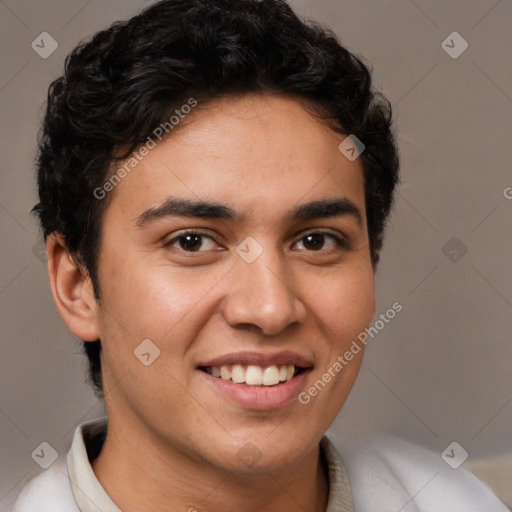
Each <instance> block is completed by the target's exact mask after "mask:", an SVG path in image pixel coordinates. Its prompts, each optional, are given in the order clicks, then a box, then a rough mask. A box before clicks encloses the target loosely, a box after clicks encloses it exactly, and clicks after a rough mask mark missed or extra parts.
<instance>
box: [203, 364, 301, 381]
mask: <svg viewBox="0 0 512 512" xmlns="http://www.w3.org/2000/svg"><path fill="white" fill-rule="evenodd" d="M198 369H199V370H201V371H203V372H205V373H207V374H208V375H211V376H212V377H215V378H217V379H222V380H225V381H231V382H234V383H235V384H245V385H246V386H266V387H270V386H277V385H279V384H280V383H282V382H288V381H290V380H292V379H293V378H294V377H296V376H297V375H300V374H301V373H302V372H304V371H306V370H307V368H305V367H302V366H298V365H294V364H281V365H276V364H272V365H270V366H260V365H255V364H249V365H245V364H241V363H237V364H232V365H222V366H199V367H198Z"/></svg>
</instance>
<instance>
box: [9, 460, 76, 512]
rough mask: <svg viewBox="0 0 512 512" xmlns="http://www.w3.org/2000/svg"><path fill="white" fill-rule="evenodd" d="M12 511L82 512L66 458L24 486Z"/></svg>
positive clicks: (56, 462)
mask: <svg viewBox="0 0 512 512" xmlns="http://www.w3.org/2000/svg"><path fill="white" fill-rule="evenodd" d="M12 512H80V511H79V509H78V507H77V505H76V502H75V499H74V498H73V492H72V490H71V484H70V481H69V477H68V472H67V465H66V458H60V459H58V460H56V461H55V462H54V463H53V464H52V465H51V466H50V467H49V468H48V469H46V470H45V471H44V472H43V473H41V474H39V475H37V476H35V477H34V478H32V479H31V480H29V482H28V483H27V484H26V485H25V487H23V489H22V490H21V492H20V493H19V495H18V498H17V499H16V502H15V504H14V508H13V509H12Z"/></svg>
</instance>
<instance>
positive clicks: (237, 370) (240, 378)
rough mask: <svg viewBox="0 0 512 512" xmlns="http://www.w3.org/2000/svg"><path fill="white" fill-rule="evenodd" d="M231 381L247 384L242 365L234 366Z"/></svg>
mask: <svg viewBox="0 0 512 512" xmlns="http://www.w3.org/2000/svg"><path fill="white" fill-rule="evenodd" d="M231 380H232V381H233V382H236V383H237V384H241V383H242V382H245V370H244V368H243V366H242V365H241V364H234V365H233V368H231Z"/></svg>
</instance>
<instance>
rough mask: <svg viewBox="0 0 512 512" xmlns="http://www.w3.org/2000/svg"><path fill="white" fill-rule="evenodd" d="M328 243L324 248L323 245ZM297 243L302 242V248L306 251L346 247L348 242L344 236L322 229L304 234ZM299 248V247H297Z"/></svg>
mask: <svg viewBox="0 0 512 512" xmlns="http://www.w3.org/2000/svg"><path fill="white" fill-rule="evenodd" d="M326 243H327V245H328V247H327V248H325V245H326ZM297 244H302V246H303V248H304V249H306V250H308V251H322V250H324V251H329V250H335V249H337V248H344V249H348V243H347V241H346V240H345V239H344V238H341V237H339V236H336V235H334V234H333V233H328V232H324V231H314V232H312V233H308V234H306V235H304V236H303V237H302V238H301V239H300V240H299V241H298V242H297ZM299 249H301V248H300V247H299Z"/></svg>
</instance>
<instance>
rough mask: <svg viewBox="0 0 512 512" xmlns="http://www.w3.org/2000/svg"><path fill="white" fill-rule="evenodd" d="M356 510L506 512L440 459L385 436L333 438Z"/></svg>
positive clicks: (476, 481) (463, 473)
mask: <svg viewBox="0 0 512 512" xmlns="http://www.w3.org/2000/svg"><path fill="white" fill-rule="evenodd" d="M334 444H335V446H336V448H337V450H338V452H339V453H340V454H341V458H342V460H343V463H344V465H345V467H346V471H347V474H348V478H349V481H350V485H351V489H352V494H353V496H354V505H355V508H356V510H360V511H361V512H373V511H374V510H380V511H381V512H387V511H388V510H390V511H391V510H402V511H403V512H412V511H424V510H428V511H429V512H482V511H485V512H508V509H507V507H505V505H504V504H503V503H502V502H501V501H500V500H498V498H496V496H495V495H494V494H493V493H492V491H491V490H490V489H489V488H488V487H487V486H486V485H485V484H484V483H483V482H481V481H480V480H479V479H478V478H477V477H476V476H475V475H473V474H472V473H470V472H469V471H467V470H465V469H463V468H462V467H459V468H458V469H452V468H451V467H450V466H448V464H446V463H445V462H444V460H443V459H442V458H441V455H440V453H439V454H438V453H435V452H432V451H430V450H428V449H426V448H423V447H421V446H418V445H415V444H413V443H410V442H408V441H405V440H403V439H399V438H396V437H394V436H389V435H385V434H377V435H372V436H366V437H357V438H355V439H354V438H351V439H349V440H348V441H347V440H345V441H344V440H342V439H340V438H339V437H337V438H336V439H335V440H334Z"/></svg>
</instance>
